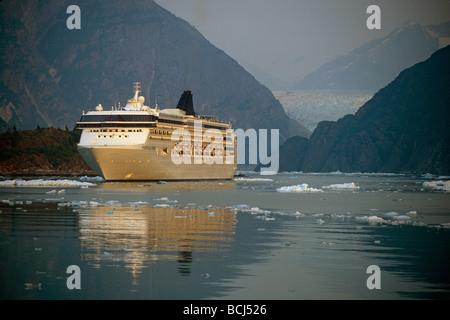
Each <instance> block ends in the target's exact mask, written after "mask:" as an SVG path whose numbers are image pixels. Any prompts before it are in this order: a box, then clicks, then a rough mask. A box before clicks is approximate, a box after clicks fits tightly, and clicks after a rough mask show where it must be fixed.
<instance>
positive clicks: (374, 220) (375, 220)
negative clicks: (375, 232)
mask: <svg viewBox="0 0 450 320" xmlns="http://www.w3.org/2000/svg"><path fill="white" fill-rule="evenodd" d="M367 220H368V221H369V223H370V224H378V223H383V222H385V220H384V219H383V218H380V217H378V216H370V217H369V218H367Z"/></svg>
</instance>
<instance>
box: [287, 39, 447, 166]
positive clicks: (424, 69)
mask: <svg viewBox="0 0 450 320" xmlns="http://www.w3.org/2000/svg"><path fill="white" fill-rule="evenodd" d="M449 84H450V46H447V47H445V48H442V49H440V50H438V51H436V52H435V53H434V54H433V55H432V56H431V57H430V58H429V59H427V60H426V61H423V62H420V63H417V64H415V65H414V66H412V67H410V68H408V69H406V70H404V71H402V72H401V73H400V74H399V75H398V76H397V77H396V78H395V80H394V81H392V82H391V83H390V84H389V85H387V86H386V87H384V88H382V89H381V90H379V91H378V92H377V93H376V94H375V95H374V96H373V98H372V99H370V100H369V101H368V102H366V103H365V104H364V105H363V106H362V107H361V108H360V109H359V110H358V111H357V112H356V114H355V115H347V116H345V117H343V118H341V119H339V120H338V121H335V122H331V121H323V122H320V123H319V125H318V126H317V128H316V129H315V130H314V132H313V134H312V135H311V137H310V138H309V139H306V138H303V137H292V138H290V139H288V140H287V141H286V142H285V143H284V144H283V145H282V146H281V148H280V171H303V172H333V171H341V172H394V173H436V174H450V130H448V124H449V123H450V90H449Z"/></svg>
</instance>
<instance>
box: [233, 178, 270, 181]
mask: <svg viewBox="0 0 450 320" xmlns="http://www.w3.org/2000/svg"><path fill="white" fill-rule="evenodd" d="M234 181H258V182H259V181H273V179H270V178H235V179H234Z"/></svg>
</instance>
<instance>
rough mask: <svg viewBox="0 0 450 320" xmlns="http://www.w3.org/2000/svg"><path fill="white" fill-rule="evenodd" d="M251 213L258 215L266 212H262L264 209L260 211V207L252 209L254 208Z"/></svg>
mask: <svg viewBox="0 0 450 320" xmlns="http://www.w3.org/2000/svg"><path fill="white" fill-rule="evenodd" d="M250 212H251V213H252V214H258V213H263V212H264V210H262V209H260V208H258V207H252V208H251V209H250Z"/></svg>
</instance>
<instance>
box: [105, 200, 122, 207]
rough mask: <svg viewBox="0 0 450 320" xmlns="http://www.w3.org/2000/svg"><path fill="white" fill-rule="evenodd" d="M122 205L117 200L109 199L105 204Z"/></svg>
mask: <svg viewBox="0 0 450 320" xmlns="http://www.w3.org/2000/svg"><path fill="white" fill-rule="evenodd" d="M120 205H121V204H120V202H119V201H117V200H108V201H106V202H105V206H108V207H114V206H117V207H120Z"/></svg>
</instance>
